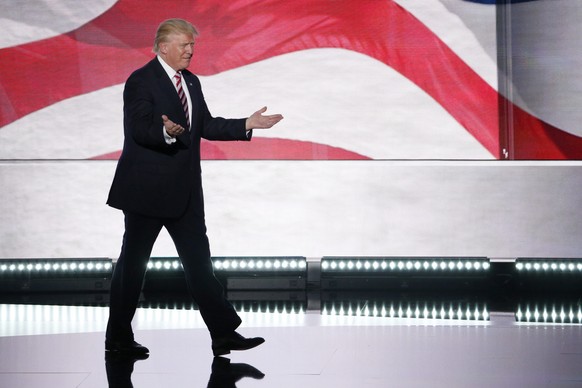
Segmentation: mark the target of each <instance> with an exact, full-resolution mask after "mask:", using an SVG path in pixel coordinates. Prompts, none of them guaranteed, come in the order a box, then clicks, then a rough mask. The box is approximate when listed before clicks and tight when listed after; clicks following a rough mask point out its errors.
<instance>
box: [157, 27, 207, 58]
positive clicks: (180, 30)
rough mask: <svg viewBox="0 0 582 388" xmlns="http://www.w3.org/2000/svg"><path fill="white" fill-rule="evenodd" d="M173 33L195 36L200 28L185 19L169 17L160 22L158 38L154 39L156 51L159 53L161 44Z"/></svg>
mask: <svg viewBox="0 0 582 388" xmlns="http://www.w3.org/2000/svg"><path fill="white" fill-rule="evenodd" d="M172 34H186V35H192V36H194V37H197V36H198V30H197V29H196V27H194V26H193V25H192V23H190V22H188V21H186V20H184V19H168V20H164V21H163V22H162V23H160V26H159V27H158V30H157V31H156V38H155V39H154V48H153V51H154V53H156V54H158V53H159V51H160V44H161V43H164V42H167V41H168V37H169V36H170V35H172Z"/></svg>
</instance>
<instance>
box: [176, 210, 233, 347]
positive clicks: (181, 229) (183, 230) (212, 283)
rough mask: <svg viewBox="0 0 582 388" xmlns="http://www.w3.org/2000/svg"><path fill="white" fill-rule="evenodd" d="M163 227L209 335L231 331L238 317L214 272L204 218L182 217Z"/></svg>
mask: <svg viewBox="0 0 582 388" xmlns="http://www.w3.org/2000/svg"><path fill="white" fill-rule="evenodd" d="M166 229H168V232H169V233H170V236H171V237H172V239H173V241H174V243H175V245H176V250H177V251H178V255H179V256H180V259H181V261H182V266H183V267H184V274H185V276H186V282H187V284H188V289H189V291H190V294H191V295H192V298H193V299H194V301H195V302H196V304H197V305H198V307H199V309H200V314H201V315H202V318H203V319H204V322H205V323H206V326H207V327H208V330H209V331H210V334H211V335H212V336H213V337H214V336H220V335H224V334H225V333H232V332H234V330H236V328H237V327H238V326H239V325H240V324H241V319H240V318H239V316H238V314H237V313H236V311H235V310H234V308H233V307H232V305H231V304H230V302H228V300H227V299H226V297H225V295H224V289H223V287H222V285H221V284H220V282H219V281H218V279H217V278H216V276H215V275H214V269H213V268H212V260H211V258H210V247H209V243H208V237H207V236H206V227H205V226H204V220H203V219H202V220H198V221H196V220H195V219H194V218H188V217H182V218H180V219H179V220H175V221H172V222H168V223H166Z"/></svg>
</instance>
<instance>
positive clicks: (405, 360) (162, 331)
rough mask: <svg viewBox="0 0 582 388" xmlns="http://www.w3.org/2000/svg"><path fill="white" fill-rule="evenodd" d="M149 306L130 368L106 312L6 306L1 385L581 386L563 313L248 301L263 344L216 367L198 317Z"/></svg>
mask: <svg viewBox="0 0 582 388" xmlns="http://www.w3.org/2000/svg"><path fill="white" fill-rule="evenodd" d="M142 306H143V307H140V308H139V310H138V313H137V316H136V318H135V320H134V323H135V325H134V328H135V331H136V339H137V340H138V341H139V342H141V343H142V344H144V345H146V346H148V347H149V348H150V351H151V354H150V356H149V357H148V358H147V359H144V360H138V361H135V362H134V360H127V359H122V358H110V357H106V356H105V352H104V349H103V333H104V326H105V322H106V320H107V314H108V313H107V308H106V306H105V305H101V306H99V305H97V306H95V305H94V306H80V305H76V306H74V305H52V304H48V303H36V302H34V301H25V302H24V303H22V302H21V303H4V304H0V319H1V322H0V352H1V355H2V362H1V363H0V387H7V388H8V387H18V388H36V387H43V388H46V387H49V388H50V387H60V388H67V387H71V388H72V387H80V388H96V387H131V386H133V387H136V388H153V387H214V388H216V387H235V386H236V387H278V388H287V387H289V388H296V387H301V388H315V387H317V388H320V387H335V388H343V387H346V388H347V387H358V388H365V387H374V388H376V387H448V388H450V387H528V388H529V387H581V386H582V326H580V325H579V324H574V323H555V322H566V321H568V319H565V320H564V319H560V316H559V315H560V314H562V318H564V316H563V315H564V312H563V311H562V312H561V313H560V312H559V311H558V313H557V314H558V315H556V312H555V311H554V312H553V313H552V312H550V313H548V312H545V313H544V312H537V311H536V312H534V311H533V310H532V311H531V312H530V311H529V310H528V311H527V312H526V311H520V312H519V314H516V313H509V312H508V313H496V312H489V311H487V310H486V309H485V308H481V307H479V306H475V307H466V308H465V307H459V309H458V310H457V307H455V305H454V304H453V303H451V304H447V303H443V304H442V305H440V307H439V306H432V307H431V306H428V308H427V307H426V306H425V307H424V308H420V309H419V308H418V305H417V306H416V307H412V308H411V307H410V305H408V306H407V305H405V304H403V303H396V304H392V305H383V306H382V307H380V305H379V304H376V303H374V304H371V303H365V302H364V303H355V304H345V303H339V304H338V303H332V304H325V303H321V302H319V303H315V305H309V304H308V303H296V302H293V301H287V302H283V303H274V302H261V303H257V302H244V303H238V304H236V306H237V309H238V310H239V311H240V312H241V316H242V318H243V320H244V323H243V326H242V327H241V328H240V332H241V334H243V335H246V336H257V335H260V336H263V337H265V339H266V343H265V344H263V345H261V346H260V347H258V348H255V349H252V350H249V351H246V352H233V353H232V354H230V355H229V356H227V357H223V358H213V356H212V353H211V350H210V338H209V336H208V334H207V332H206V329H205V328H204V325H203V322H202V320H201V319H200V316H199V313H198V311H196V310H195V309H193V308H192V307H191V306H188V305H187V304H186V305H183V304H180V303H178V304H174V305H172V306H169V308H168V306H164V308H160V305H159V304H156V303H150V304H149V305H142ZM422 310H424V311H422ZM552 314H554V316H553V318H552ZM567 314H568V312H566V315H567ZM518 315H520V316H521V317H522V318H524V316H526V315H527V317H525V318H524V319H523V320H525V321H526V322H517V321H516V316H518ZM534 315H535V318H538V317H542V316H543V315H545V316H546V318H548V320H549V321H553V322H554V323H536V322H533V321H534V320H535V319H534ZM566 318H567V317H566ZM571 318H572V317H571ZM574 318H576V317H574ZM578 318H579V317H578ZM574 320H577V319H574ZM527 321H529V322H527ZM578 322H579V320H578ZM132 384H133V385H132Z"/></svg>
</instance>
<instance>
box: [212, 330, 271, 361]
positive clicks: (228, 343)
mask: <svg viewBox="0 0 582 388" xmlns="http://www.w3.org/2000/svg"><path fill="white" fill-rule="evenodd" d="M263 342H265V339H264V338H261V337H254V338H245V337H243V336H242V335H240V334H238V333H237V332H233V333H232V334H229V335H227V336H224V337H214V338H212V353H214V356H222V355H223V354H229V353H230V351H231V350H247V349H252V348H254V347H255V346H259V345H260V344H262V343H263Z"/></svg>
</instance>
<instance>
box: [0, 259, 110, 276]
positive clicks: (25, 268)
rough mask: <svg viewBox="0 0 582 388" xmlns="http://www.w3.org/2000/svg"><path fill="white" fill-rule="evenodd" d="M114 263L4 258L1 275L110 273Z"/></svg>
mask: <svg viewBox="0 0 582 388" xmlns="http://www.w3.org/2000/svg"><path fill="white" fill-rule="evenodd" d="M111 268H112V264H111V260H109V259H86V260H71V259H69V260H48V259H44V260H43V259H21V260H10V261H7V260H2V262H1V263H0V276H1V275H23V274H30V275H33V274H45V275H51V274H59V275H62V274H73V273H108V272H111Z"/></svg>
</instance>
